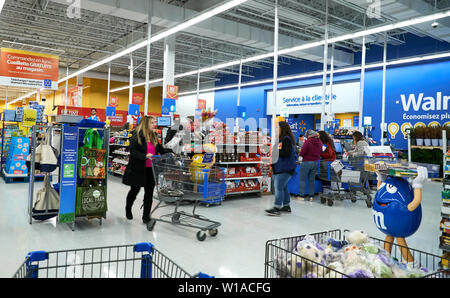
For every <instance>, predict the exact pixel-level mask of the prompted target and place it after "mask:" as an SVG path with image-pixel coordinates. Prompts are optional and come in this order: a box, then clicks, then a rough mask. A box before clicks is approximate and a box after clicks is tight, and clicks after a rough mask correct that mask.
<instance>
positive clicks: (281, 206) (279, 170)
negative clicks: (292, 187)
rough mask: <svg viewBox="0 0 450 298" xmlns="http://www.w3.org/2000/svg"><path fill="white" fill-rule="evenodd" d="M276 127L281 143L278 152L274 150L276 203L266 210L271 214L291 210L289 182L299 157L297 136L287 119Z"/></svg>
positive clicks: (273, 171)
mask: <svg viewBox="0 0 450 298" xmlns="http://www.w3.org/2000/svg"><path fill="white" fill-rule="evenodd" d="M276 129H277V135H278V136H279V143H278V144H277V146H278V147H277V148H278V154H277V153H276V150H273V151H272V162H275V163H273V164H272V173H273V175H272V177H273V180H274V188H275V204H274V207H273V208H272V209H268V210H266V212H267V213H268V214H269V215H280V214H281V212H282V211H283V212H288V213H290V212H291V207H290V206H289V204H290V201H291V195H290V193H289V189H288V182H289V180H290V179H291V177H292V175H293V174H294V172H295V168H296V167H297V164H296V161H297V157H298V155H297V151H296V150H295V148H296V143H295V138H294V135H293V134H292V131H291V127H290V126H289V124H288V123H287V122H285V121H280V122H278V125H277V126H276ZM273 149H276V148H273ZM277 157H278V158H277Z"/></svg>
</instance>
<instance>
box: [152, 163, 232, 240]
mask: <svg viewBox="0 0 450 298" xmlns="http://www.w3.org/2000/svg"><path fill="white" fill-rule="evenodd" d="M152 168H153V175H154V178H155V185H156V186H155V188H156V190H157V198H156V199H157V200H158V201H159V202H158V204H157V205H156V207H155V208H154V209H153V210H152V212H151V216H150V217H151V219H150V221H149V222H148V223H147V229H148V230H149V231H152V230H153V228H154V225H155V223H156V222H157V221H161V222H166V223H171V224H174V225H178V226H184V227H189V228H195V229H199V231H198V232H197V234H196V236H197V239H198V240H199V241H203V240H205V239H206V231H207V232H208V233H209V235H210V236H211V237H215V236H216V235H217V233H218V229H217V228H218V227H219V226H220V225H221V224H220V223H219V222H217V221H213V220H210V219H208V218H206V217H204V216H202V215H198V214H196V213H195V210H196V208H197V206H198V205H199V204H200V203H201V202H211V201H216V200H219V199H220V200H222V199H223V197H224V195H225V188H226V186H225V182H224V171H223V169H221V168H218V167H216V166H212V167H210V168H202V166H201V164H198V163H194V162H192V160H191V159H185V158H183V157H176V156H173V155H165V156H161V157H154V158H153V159H152ZM186 201H192V202H193V210H192V213H188V212H185V211H181V210H179V207H180V205H181V202H186ZM174 205H175V210H174V211H173V212H170V213H168V214H163V215H161V216H159V217H154V216H153V214H155V211H156V210H158V209H160V208H164V207H173V206H174Z"/></svg>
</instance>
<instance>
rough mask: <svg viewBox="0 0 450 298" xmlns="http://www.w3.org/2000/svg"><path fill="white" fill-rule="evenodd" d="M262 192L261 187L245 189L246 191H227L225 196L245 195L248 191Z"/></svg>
mask: <svg viewBox="0 0 450 298" xmlns="http://www.w3.org/2000/svg"><path fill="white" fill-rule="evenodd" d="M259 192H262V191H261V190H260V189H258V190H246V191H245V190H244V191H233V192H227V193H225V196H228V195H243V194H248V193H259Z"/></svg>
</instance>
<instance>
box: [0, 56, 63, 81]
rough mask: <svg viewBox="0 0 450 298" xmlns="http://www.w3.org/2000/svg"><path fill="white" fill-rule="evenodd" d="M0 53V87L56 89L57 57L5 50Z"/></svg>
mask: <svg viewBox="0 0 450 298" xmlns="http://www.w3.org/2000/svg"><path fill="white" fill-rule="evenodd" d="M0 51H1V54H0V85H4V86H16V87H27V88H45V89H53V90H57V89H58V69H59V57H58V56H55V55H49V54H41V53H34V52H28V51H22V50H14V49H7V48H1V49H0Z"/></svg>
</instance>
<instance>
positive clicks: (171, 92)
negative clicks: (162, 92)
mask: <svg viewBox="0 0 450 298" xmlns="http://www.w3.org/2000/svg"><path fill="white" fill-rule="evenodd" d="M165 98H171V99H178V86H172V85H167V91H166V97H165Z"/></svg>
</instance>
